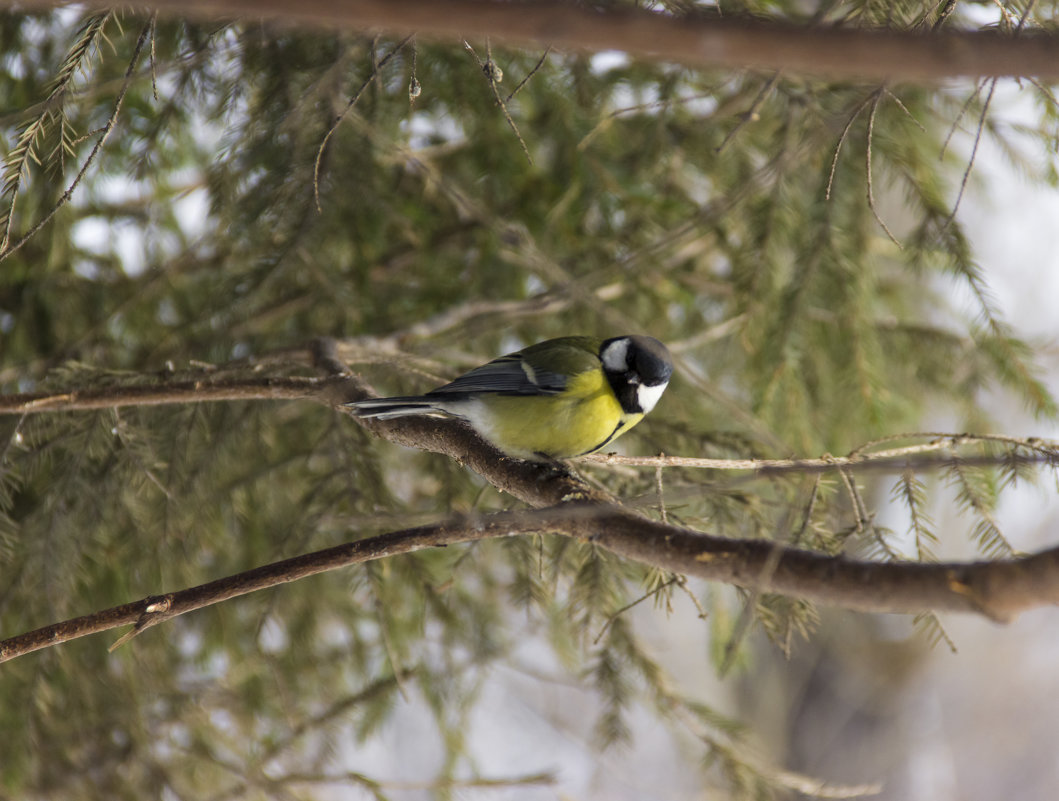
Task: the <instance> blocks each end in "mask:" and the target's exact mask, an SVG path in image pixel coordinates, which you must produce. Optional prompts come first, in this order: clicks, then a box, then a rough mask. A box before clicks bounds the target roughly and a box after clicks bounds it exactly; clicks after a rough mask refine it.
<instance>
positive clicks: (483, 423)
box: [346, 336, 673, 459]
mask: <svg viewBox="0 0 1059 801" xmlns="http://www.w3.org/2000/svg"><path fill="white" fill-rule="evenodd" d="M672 374H673V363H672V360H671V359H670V356H669V351H668V350H667V349H666V346H665V345H663V344H662V343H661V342H659V341H658V340H657V339H654V338H652V337H647V336H620V337H612V338H611V339H597V338H595V337H560V338H558V339H549V340H547V341H545V342H539V343H537V344H536V345H531V346H530V347H528V348H524V349H522V350H520V351H518V352H517V353H509V354H508V355H507V356H501V357H500V358H499V359H494V360H493V361H491V362H489V363H488V364H483V365H482V366H481V367H476V368H475V369H473V370H471V371H470V372H469V373H465V374H464V375H461V376H460V377H459V378H457V379H456V380H454V381H452V382H451V383H449V384H446V385H445V386H443V387H438V388H437V389H435V390H432V391H430V392H428V393H427V394H426V395H413V396H410V397H399V398H373V399H371V400H364V401H355V402H353V403H348V404H346V405H347V406H350V407H352V409H353V412H354V413H355V414H357V415H358V416H360V417H379V418H382V419H389V418H392V417H403V416H405V415H410V414H442V415H448V416H450V417H459V418H462V419H464V420H466V421H467V422H468V423H470V424H471V426H472V427H473V428H474V429H475V430H476V431H477V432H478V433H479V434H481V435H482V436H483V437H484V438H485V439H487V440H489V441H490V442H492V443H493V444H494V445H495V446H496V447H497V448H499V449H500V450H501V451H503V452H504V453H506V454H508V455H509V456H516V457H519V458H522V459H549V458H550V459H566V458H569V457H572V456H581V455H584V454H586V453H593V452H594V451H598V450H599V449H600V448H602V447H604V446H605V445H607V444H609V443H611V442H613V441H614V440H615V439H616V438H617V437H619V436H621V435H622V434H624V433H625V432H626V431H628V430H629V429H630V428H632V427H633V426H634V425H636V424H637V423H638V422H640V420H642V419H643V416H644V415H645V414H647V413H648V412H649V411H651V409H653V408H654V406H655V404H656V403H658V399H659V398H660V397H662V393H663V392H664V391H665V388H666V386H667V385H668V384H669V377H670V376H671V375H672Z"/></svg>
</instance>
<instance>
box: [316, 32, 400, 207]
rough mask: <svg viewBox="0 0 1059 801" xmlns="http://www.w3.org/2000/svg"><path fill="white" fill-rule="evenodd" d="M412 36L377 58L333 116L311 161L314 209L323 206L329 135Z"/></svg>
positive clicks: (332, 133) (332, 134)
mask: <svg viewBox="0 0 1059 801" xmlns="http://www.w3.org/2000/svg"><path fill="white" fill-rule="evenodd" d="M414 38H415V36H414V35H410V36H406V37H405V38H404V39H402V40H401V41H400V42H399V43H398V44H397V46H396V47H394V48H393V50H391V51H390V52H389V53H387V54H386V55H385V56H383V57H382V58H381V59H379V62H378V63H377V64H375V65H374V66H373V68H372V70H371V73H370V74H369V75H368V77H367V78H365V79H364V82H363V83H361V85H360V88H359V89H357V91H356V93H355V94H354V95H353V97H352V98H351V99H350V100H349V102H348V103H346V107H345V108H344V109H342V113H341V114H339V115H338V117H336V118H335V122H334V124H333V125H332V126H331V127H330V129H328V131H327V133H326V134H325V135H324V138H323V141H322V142H320V147H319V148H317V151H316V160H315V161H314V162H313V198H314V200H315V201H316V210H317V211H318V212H321V213H322V212H323V207H322V206H321V205H320V164H321V162H322V161H323V158H324V150H325V149H326V148H327V143H328V142H329V141H330V140H331V137H332V136H334V134H335V131H337V130H338V126H339V125H341V124H342V123H343V121H345V119H346V117H347V116H349V112H350V111H352V109H353V106H355V105H356V103H357V101H358V100H360V97H361V95H363V94H364V91H365V90H366V89H367V88H368V87H369V86H371V84H372V82H373V81H374V80H375V79H376V78H377V77H378V76H379V70H381V69H382V68H383V67H385V66H386V64H387V62H389V60H390V59H392V58H393V57H394V56H395V55H397V54H398V53H399V52H400V51H401V49H402V48H403V47H404V46H405V45H406V44H408V43H409V42H411V41H412V40H413V39H414Z"/></svg>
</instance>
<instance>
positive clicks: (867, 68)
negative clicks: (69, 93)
mask: <svg viewBox="0 0 1059 801" xmlns="http://www.w3.org/2000/svg"><path fill="white" fill-rule="evenodd" d="M19 5H20V6H23V7H25V6H26V5H30V6H48V5H57V3H53V2H46V1H45V0H35V1H34V2H30V3H28V4H27V3H19ZM99 5H101V6H102V5H105V4H104V3H100V4H99ZM146 5H147V7H151V8H157V9H162V10H164V11H167V12H170V13H176V14H185V15H193V16H200V17H201V16H214V17H216V16H232V17H249V18H254V19H257V18H262V17H264V18H272V19H280V20H289V21H293V22H298V23H307V24H312V25H320V26H326V27H333V26H335V25H339V26H342V27H345V28H358V29H365V28H368V29H373V30H382V31H387V32H389V33H393V34H396V35H407V34H412V33H414V34H416V35H418V36H421V37H426V36H431V37H434V38H444V39H452V40H457V41H458V40H459V38H460V37H484V36H490V37H494V38H495V39H497V40H500V41H504V42H507V43H509V44H513V45H519V46H527V47H535V48H536V47H540V46H552V47H556V48H565V49H573V50H586V51H600V50H622V51H625V52H627V53H629V54H631V55H633V56H637V57H642V58H648V59H654V60H665V61H679V62H683V63H685V64H692V65H699V66H706V67H717V68H723V69H744V68H745V69H755V70H768V71H773V70H779V69H782V70H784V71H785V72H786V73H808V74H814V75H824V76H830V77H841V78H850V77H854V76H859V77H861V78H867V79H871V80H875V81H880V80H940V79H944V78H953V77H961V76H995V77H1006V76H1027V77H1028V76H1037V77H1040V78H1055V77H1059V39H1057V38H1056V37H1055V36H1053V35H1050V34H1049V35H1045V34H1038V35H1034V34H1026V33H1025V32H1022V33H1021V35H1020V36H1018V38H1016V37H1014V36H1011V35H1005V34H1001V33H994V32H981V33H970V32H952V31H947V30H946V31H931V32H927V31H923V32H897V31H870V30H863V29H860V30H857V29H851V28H823V27H819V28H806V27H801V26H796V25H792V24H783V23H775V22H760V21H754V20H739V19H729V18H711V17H705V16H700V17H676V16H673V15H668V14H659V13H652V12H649V11H644V10H640V9H632V8H625V9H620V10H612V11H607V12H605V13H600V12H597V11H593V10H591V9H589V8H586V7H584V6H583V5H575V4H573V3H557V2H533V3H511V2H497V1H496V0H344V2H336V1H335V0H301V2H298V3H291V2H289V0H153V2H148V3H146Z"/></svg>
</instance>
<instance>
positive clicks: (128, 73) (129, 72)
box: [0, 20, 153, 261]
mask: <svg viewBox="0 0 1059 801" xmlns="http://www.w3.org/2000/svg"><path fill="white" fill-rule="evenodd" d="M152 24H153V23H152V22H151V21H150V20H149V21H148V22H147V24H146V25H144V26H143V29H142V30H141V31H140V37H139V39H137V40H136V46H135V47H134V48H133V50H132V58H130V59H129V66H128V68H127V69H126V70H125V80H124V81H123V82H122V85H121V90H120V91H119V92H118V98H117V100H115V101H114V109H113V110H112V111H111V113H110V117H109V119H108V120H107V122H106V124H104V126H103V130H102V133H101V134H100V135H99V138H98V139H97V140H96V143H95V145H93V146H92V150H91V152H90V153H89V154H88V158H86V159H85V161H84V164H82V165H81V169H80V170H78V172H77V175H76V176H75V177H74V180H73V181H72V182H71V183H70V185H69V186H68V187H67V188H66V191H65V192H63V193H62V195H61V196H60V197H59V199H58V200H57V201H56V202H55V205H53V206H52V207H51V209H49V210H48V213H47V214H45V215H44V216H43V217H42V218H41V219H39V220H38V221H37V222H36V224H35V225H34V226H33V227H32V228H30V229H29V230H28V231H26V233H24V234H23V235H22V237H21V238H19V239H18V240H17V241H15V243H14V244H10V245H8V247H7V249H6V250H3V251H2V252H0V261H3V260H4V259H6V258H7V257H8V256H10V255H11V254H12V253H14V252H15V251H16V250H18V249H19V248H21V247H22V246H23V245H24V244H26V242H28V241H29V240H30V239H31V238H32V237H33V236H34V235H35V234H36V233H37V232H38V231H39V230H40V229H41V228H43V227H44V226H45V225H47V224H48V223H49V222H51V219H52V217H54V216H55V215H56V214H58V212H59V210H60V209H61V208H62V207H63V206H65V205H66V204H67V203H69V202H70V198H71V197H72V196H73V193H74V190H75V189H77V187H78V186H79V185H80V184H81V181H82V180H83V179H84V177H85V175H86V174H87V173H88V168H89V167H90V166H91V165H92V162H94V161H95V160H96V156H98V155H99V152H100V151H101V150H102V149H103V145H104V143H106V141H107V138H108V137H109V136H110V133H111V131H113V130H114V125H115V124H116V123H117V121H118V113H119V112H120V111H121V106H122V104H123V103H124V102H125V95H126V94H127V93H128V91H129V86H130V85H131V84H132V77H133V73H134V72H135V71H136V64H137V63H138V62H139V60H140V52H141V51H142V50H143V46H144V44H145V43H146V42H147V37H148V35H149V34H150V32H151V26H152Z"/></svg>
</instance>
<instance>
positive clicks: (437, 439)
mask: <svg viewBox="0 0 1059 801" xmlns="http://www.w3.org/2000/svg"><path fill="white" fill-rule="evenodd" d="M340 350H341V346H340V344H339V343H336V342H335V341H333V340H329V339H321V340H317V341H316V342H314V343H312V345H311V346H310V347H309V348H304V349H302V350H300V351H298V353H299V354H300V355H301V357H302V359H304V361H306V362H311V363H313V364H315V365H317V367H318V368H319V369H321V370H323V371H324V372H327V373H329V374H330V375H329V376H328V377H326V378H297V377H292V378H268V377H261V376H252V377H249V378H245V379H239V378H227V379H204V380H199V381H170V382H164V381H162V382H159V383H158V384H155V385H146V386H144V385H133V386H124V387H123V386H116V387H105V388H94V389H91V390H83V391H71V392H62V393H35V394H29V395H25V394H23V395H12V396H7V397H3V396H0V413H6V414H22V415H25V414H34V413H42V412H46V411H58V410H64V411H68V410H75V409H99V408H108V407H113V406H128V405H156V404H163V403H186V402H195V401H218V400H248V399H255V398H258V399H274V398H283V399H294V398H301V399H309V400H313V401H316V402H318V403H323V404H326V405H330V406H332V407H335V408H338V407H339V406H340V405H341V404H342V403H344V402H346V401H349V400H356V399H361V398H366V397H370V395H371V393H370V391H369V388H368V387H367V386H366V385H365V384H363V383H362V382H361V381H360V380H359V379H358V378H356V377H355V376H352V375H349V374H348V373H347V372H346V367H345V365H344V364H343V363H342V362H341V361H340V360H339V358H338V355H337V354H338V353H339V351H340ZM358 422H359V423H360V425H362V426H364V427H365V428H367V429H369V430H371V431H372V432H374V433H375V434H376V435H378V436H380V437H383V438H385V439H387V440H389V441H391V442H395V443H399V444H403V445H407V446H410V447H415V448H420V449H423V450H429V451H433V452H436V453H441V454H445V455H448V456H450V457H452V458H454V459H456V460H457V461H458V462H460V463H461V464H464V465H466V466H467V467H469V468H470V469H472V470H474V471H475V472H477V473H479V474H480V475H481V476H482V477H483V478H485V479H486V480H487V481H489V482H490V483H491V484H492V485H493V486H495V487H496V488H498V489H500V490H503V491H506V492H508V493H510V494H512V495H514V496H515V497H516V498H518V499H520V500H522V501H524V502H526V503H527V504H529V505H530V506H534V507H537V511H522V512H504V513H497V514H493V515H488V516H483V517H480V518H459V519H455V520H452V521H449V522H447V523H439V524H437V525H431V526H424V527H420V528H415V529H407V530H403V531H396V532H391V533H389V534H383V535H380V536H377V537H372V538H368V539H364V540H359V541H355V542H350V543H347V544H345V545H340V546H337V547H334V548H328V549H326V550H322V551H317V552H314V553H310V554H305V555H302V556H297V557H294V558H291V559H286V560H283V561H280V562H275V563H272V564H269V565H264V566H262V567H258V568H255V569H253V570H249V571H246V572H244V573H239V574H237V575H234V576H229V577H226V578H222V579H218V580H216V581H212V582H209V583H207V584H202V585H200V586H198V587H192V588H189V589H185V590H181V591H179V592H175V593H171V594H168V595H163V596H151V597H148V598H144V599H141V600H140V601H136V602H133V603H129V604H124V605H122V606H117V607H113V608H111V609H106V610H103V611H100V612H96V613H93V614H90V615H86V616H83V617H79V618H74V619H71V620H67V621H63V622H61V623H55V624H53V625H50V626H46V627H44V628H41V629H37V630H35V631H31V632H28V633H26V634H22V635H19V636H16V637H12V638H10V639H8V640H5V641H3V642H2V643H0V662H2V661H5V660H7V659H13V658H14V657H16V656H19V655H21V654H25V653H29V652H30V651H34V650H38V649H40V648H44V647H47V646H50V645H54V644H57V643H61V642H66V641H67V640H70V639H75V638H77V637H83V636H85V635H87V634H92V633H95V632H99V631H105V630H108V629H112V628H115V627H117V626H123V625H129V624H134V625H135V628H134V629H133V630H132V632H130V633H129V634H128V635H126V637H125V638H123V639H122V640H119V644H120V643H121V642H123V641H124V640H125V639H128V637H131V636H134V635H135V634H136V633H138V632H140V631H142V630H144V629H145V628H148V627H150V626H153V625H157V624H158V623H161V622H163V621H165V620H169V619H170V618H172V617H176V616H177V615H181V614H184V613H185V612H189V611H192V610H194V609H200V608H202V607H203V606H208V605H211V604H215V603H219V602H221V601H224V600H227V599H229V598H234V597H236V596H239V595H244V594H246V593H249V592H254V591H256V590H259V589H264V588H267V587H274V586H276V585H278V584H283V583H286V582H290V581H296V580H298V579H300V578H305V577H307V576H311V575H315V574H316V573H320V572H323V571H327V570H335V569H337V568H340V567H345V566H348V565H354V564H360V563H363V562H367V561H371V560H375V559H382V558H386V557H390V556H395V555H398V554H403V553H410V552H412V551H416V550H420V549H422V548H430V547H440V546H444V545H449V544H455V543H460V542H469V541H473V540H480V539H488V538H496V537H506V536H514V535H519V534H526V533H531V532H542V531H544V532H550V533H553V534H557V535H560V536H566V537H572V538H577V539H581V540H589V541H592V542H593V543H595V544H596V545H598V546H600V547H603V548H606V549H608V550H610V551H612V552H614V553H616V554H618V555H620V556H623V557H626V558H628V559H633V560H636V561H638V562H641V563H644V564H648V565H652V566H655V567H660V568H663V569H665V570H669V571H671V572H674V573H679V574H684V575H690V576H697V577H700V578H703V579H708V580H712V581H721V582H725V583H729V584H735V585H738V586H740V587H745V588H747V589H750V590H752V591H755V592H767V593H781V594H784V595H791V596H796V597H800V598H805V599H808V600H811V601H816V602H819V603H823V604H829V605H835V606H842V607H845V608H848V609H853V610H858V611H864V612H896V613H914V612H920V611H923V610H933V611H948V612H953V611H955V612H975V613H978V614H982V615H985V616H987V617H989V618H991V619H994V620H998V621H1008V620H1011V619H1013V618H1014V617H1015V616H1016V615H1017V614H1018V613H1019V612H1021V611H1023V610H1025V609H1031V608H1034V607H1038V606H1043V605H1047V604H1059V548H1053V549H1050V550H1047V551H1044V552H1042V553H1039V554H1035V555H1031V556H1027V557H1023V558H1019V559H1007V560H999V561H992V562H973V563H950V564H922V563H906V562H886V563H879V562H867V561H852V560H848V559H846V558H844V557H842V556H827V555H823V554H819V553H813V552H809V551H804V550H799V549H797V548H792V547H788V546H783V545H780V544H778V543H776V542H772V541H765V540H739V539H727V538H723V537H717V536H713V535H709V534H705V533H702V532H698V531H693V530H690V529H686V528H682V527H680V526H674V525H668V524H666V523H664V522H657V521H654V520H649V519H647V518H644V517H641V516H640V515H638V514H636V513H635V512H633V511H631V510H628V509H626V508H623V507H622V506H621V505H620V502H619V501H617V500H616V499H614V498H613V497H611V496H610V495H608V494H607V493H605V492H601V491H598V490H594V489H592V488H590V487H589V486H588V485H586V484H585V483H584V482H583V481H581V480H580V479H579V478H577V477H576V476H574V475H572V474H569V473H565V472H563V471H558V470H556V469H555V467H554V466H553V465H548V464H540V463H535V462H526V461H521V460H518V459H510V458H508V457H505V456H504V455H503V454H502V453H500V452H499V451H497V450H496V449H494V448H493V447H492V446H491V445H489V444H488V443H486V442H485V441H484V440H482V439H481V438H479V437H478V436H477V435H476V434H475V433H474V431H473V430H472V429H470V428H469V427H468V426H466V425H464V424H463V423H462V422H460V421H458V420H452V419H444V418H433V417H407V418H399V419H395V420H378V419H366V420H363V419H358ZM909 436H912V435H909ZM921 436H931V437H933V438H935V439H937V438H938V435H935V434H929V435H921ZM968 437H969V435H942V438H943V439H946V441H947V442H948V443H949V444H953V445H954V444H958V443H960V442H964V441H967V438H968ZM892 439H897V437H893V438H887V440H882V441H880V442H883V441H889V440H892ZM982 439H986V440H989V439H995V440H998V441H1000V442H1003V443H1006V444H1008V445H1010V446H1011V447H1013V448H1014V447H1021V448H1029V449H1030V450H1031V451H1035V452H1037V451H1040V452H1042V454H1043V451H1044V450H1047V445H1048V444H1046V443H1041V441H1039V440H1035V439H1032V440H1014V439H1011V438H1005V437H992V438H991V437H985V438H982ZM873 444H874V445H876V446H877V445H878V444H879V443H873ZM932 446H933V444H931V446H928V448H927V449H929V447H932ZM908 448H911V449H912V450H911V451H910V450H908ZM908 448H895V449H891V452H890V453H889V454H887V456H888V457H889V458H893V457H894V456H895V455H900V456H902V457H903V458H907V456H909V455H910V454H911V453H914V452H916V451H921V450H923V448H921V447H920V446H908ZM872 455H873V454H871V453H859V452H857V451H854V453H853V454H851V455H850V457H846V458H845V459H830V458H827V459H823V460H815V461H818V462H819V463H820V464H818V465H814V468H816V469H823V468H828V469H843V470H849V469H851V468H852V467H855V466H856V459H858V458H859V459H863V460H864V461H865V463H866V464H870V463H871V461H872ZM1034 455H1035V456H1036V455H1037V454H1036V453H1035V454H1034ZM659 458H662V459H667V458H671V457H659ZM990 458H993V457H990ZM1020 458H1026V457H1020ZM1011 459H1012V456H1011V454H1008V455H1007V456H1006V457H1001V458H999V459H997V461H1005V462H1010V461H1011ZM798 461H799V460H789V461H788V464H796V463H797V462H798ZM800 461H803V462H805V461H814V460H800ZM962 461H963V462H966V461H967V459H962ZM650 464H651V465H652V466H654V465H655V464H656V462H655V460H651V461H650ZM771 466H772V467H773V468H775V467H776V466H777V464H776V463H775V462H772V463H771ZM800 466H801V467H802V468H803V469H805V465H800ZM901 466H902V468H904V467H907V462H905V463H904V464H902V465H901ZM738 467H739V468H741V469H746V468H747V467H750V465H748V464H746V463H742V462H740V463H738Z"/></svg>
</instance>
